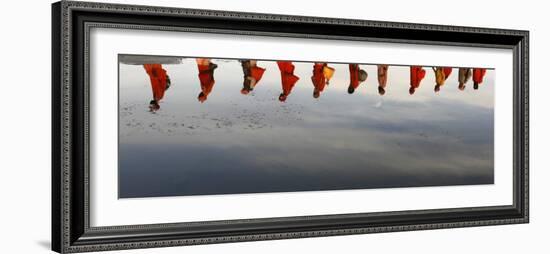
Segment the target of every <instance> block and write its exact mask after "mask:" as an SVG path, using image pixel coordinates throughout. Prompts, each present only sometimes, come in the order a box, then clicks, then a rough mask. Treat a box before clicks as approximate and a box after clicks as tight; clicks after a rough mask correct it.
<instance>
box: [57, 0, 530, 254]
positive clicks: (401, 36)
mask: <svg viewBox="0 0 550 254" xmlns="http://www.w3.org/2000/svg"><path fill="white" fill-rule="evenodd" d="M92 27H112V28H127V29H145V30H164V31H194V32H201V31H202V32H210V33H212V32H215V33H228V34H246V35H269V36H280V37H297V38H321V39H327V38H329V39H338V40H359V41H374V42H398V43H410V44H427V45H456V46H468V47H489V48H503V49H511V50H513V56H514V59H513V72H514V73H513V87H514V91H513V95H514V102H513V109H511V110H513V130H514V135H513V147H514V152H513V155H514V158H513V171H514V176H513V179H514V191H513V205H510V206H487V207H463V208H453V209H435V210H411V211H399V212H392V211H387V212H376V213H353V214H341V215H319V216H296V217H284V218H265V219H244V220H228V221H209V222H191V223H189V222H186V223H184V222H182V223H171V224H149V225H132V226H113V227H91V226H90V224H89V216H90V213H89V211H90V193H89V173H90V172H89V168H88V167H89V160H88V156H89V155H88V154H89V143H88V138H89V137H88V134H89V132H88V130H89V103H90V102H89V100H88V96H89V95H88V89H89V84H88V82H87V79H88V75H89V67H88V63H87V61H88V54H89V41H88V32H89V29H90V28H92ZM528 85H529V32H528V31H518V30H503V29H489V28H475V27H457V26H443V25H427V24H411V23H395V22H381V21H366V20H348V19H331V18H319V17H302V16H285V15H272V14H256V13H239V12H223V11H210V10H195V9H178V8H166V7H151V6H133V5H119V4H103V3H88V2H72V1H62V2H57V3H54V4H53V6H52V151H53V152H52V249H53V250H54V251H57V252H60V253H72V252H88V251H103V250H118V249H133V248H151V247H166V246H180V245H193V244H209V243H223V242H238V241H258V240H273V239H286V238H300V237H322V236H333V235H346V234H365V233H378V232H394V231H405V230H424V229H438V228H453V227H471V226H485V225H500V224H515V223H527V222H528V221H529V206H528V205H529V178H528V176H529V174H528V168H529V153H528V151H529V133H528V130H529V118H528V115H529V90H528Z"/></svg>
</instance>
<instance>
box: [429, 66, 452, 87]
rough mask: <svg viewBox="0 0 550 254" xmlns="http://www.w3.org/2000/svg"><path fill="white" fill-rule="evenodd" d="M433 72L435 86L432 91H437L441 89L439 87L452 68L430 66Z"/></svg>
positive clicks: (443, 83)
mask: <svg viewBox="0 0 550 254" xmlns="http://www.w3.org/2000/svg"><path fill="white" fill-rule="evenodd" d="M432 69H433V70H434V73H435V87H434V91H435V92H436V93H437V92H439V90H441V87H442V86H443V85H445V80H447V78H448V77H449V76H450V75H451V72H452V71H453V68H451V67H432Z"/></svg>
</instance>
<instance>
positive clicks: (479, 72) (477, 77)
mask: <svg viewBox="0 0 550 254" xmlns="http://www.w3.org/2000/svg"><path fill="white" fill-rule="evenodd" d="M485 72H487V69H484V68H474V75H473V80H474V89H475V90H477V89H478V88H479V84H481V83H483V77H484V76H485Z"/></svg>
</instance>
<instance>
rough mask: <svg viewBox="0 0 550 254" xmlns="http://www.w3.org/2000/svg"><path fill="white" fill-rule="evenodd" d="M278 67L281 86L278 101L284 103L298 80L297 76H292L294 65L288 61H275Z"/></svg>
mask: <svg viewBox="0 0 550 254" xmlns="http://www.w3.org/2000/svg"><path fill="white" fill-rule="evenodd" d="M277 65H278V66H279V71H280V72H281V86H282V88H283V92H282V93H281V94H280V95H279V100H280V101H286V98H287V97H288V95H289V94H290V92H291V91H292V88H294V85H296V82H298V80H299V79H300V78H299V77H298V76H296V75H294V68H295V67H294V64H292V62H289V61H277Z"/></svg>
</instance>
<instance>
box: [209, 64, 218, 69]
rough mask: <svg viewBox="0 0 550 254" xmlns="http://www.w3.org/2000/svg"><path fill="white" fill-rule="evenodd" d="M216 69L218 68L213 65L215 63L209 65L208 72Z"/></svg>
mask: <svg viewBox="0 0 550 254" xmlns="http://www.w3.org/2000/svg"><path fill="white" fill-rule="evenodd" d="M216 68H218V65H217V64H215V63H210V70H215V69H216Z"/></svg>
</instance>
